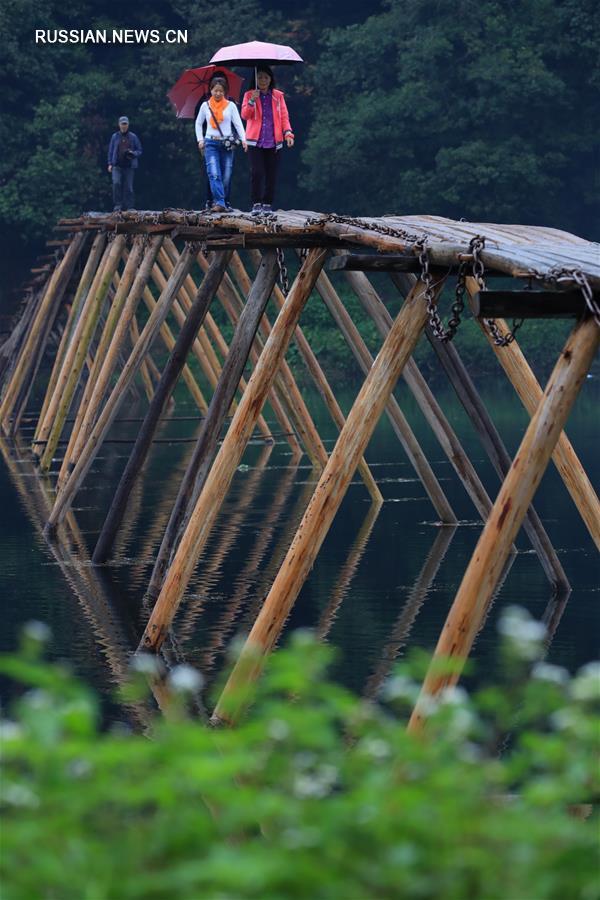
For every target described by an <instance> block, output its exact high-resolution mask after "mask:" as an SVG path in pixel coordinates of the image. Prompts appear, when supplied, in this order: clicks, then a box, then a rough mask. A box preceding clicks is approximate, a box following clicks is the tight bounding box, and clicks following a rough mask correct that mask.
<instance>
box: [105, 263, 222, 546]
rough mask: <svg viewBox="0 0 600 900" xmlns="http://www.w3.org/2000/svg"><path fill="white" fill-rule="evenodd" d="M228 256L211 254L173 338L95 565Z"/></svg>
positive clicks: (110, 538) (111, 537)
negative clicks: (194, 295) (196, 290)
mask: <svg viewBox="0 0 600 900" xmlns="http://www.w3.org/2000/svg"><path fill="white" fill-rule="evenodd" d="M230 257H231V253H230V252H227V251H219V252H217V253H215V255H214V257H213V260H212V262H211V265H210V268H209V270H208V272H207V273H206V276H205V277H204V279H203V281H202V284H201V285H200V287H199V288H198V292H197V294H196V297H195V299H194V302H193V304H192V308H191V309H190V311H189V313H188V315H187V318H186V320H185V322H184V325H183V328H182V329H181V331H180V332H179V335H178V336H177V340H176V342H175V346H174V347H173V350H172V352H171V355H170V357H169V360H168V362H167V364H166V366H165V368H164V370H163V373H162V376H161V379H160V381H159V383H158V386H157V388H156V391H155V393H154V397H153V398H152V403H151V404H150V406H149V408H148V411H147V412H146V415H145V417H144V421H143V422H142V426H141V428H140V430H139V432H138V435H137V438H136V441H135V444H134V445H133V449H132V451H131V454H130V456H129V459H128V460H127V465H126V466H125V470H124V472H123V474H122V476H121V480H120V482H119V485H118V487H117V490H116V492H115V495H114V497H113V500H112V503H111V507H110V510H109V511H108V515H107V517H106V520H105V522H104V525H103V527H102V531H101V532H100V536H99V538H98V542H97V544H96V549H95V550H94V555H93V557H92V561H93V562H94V563H96V564H98V563H101V562H105V561H106V559H107V558H108V555H109V553H110V551H111V549H112V546H113V544H114V540H115V537H116V535H117V531H118V530H119V527H120V525H121V522H122V521H123V516H124V515H125V511H126V509H127V503H128V501H129V495H130V494H131V490H132V488H133V485H134V483H135V480H136V478H137V477H138V475H139V472H140V470H141V468H142V466H143V464H144V462H145V459H146V456H147V455H148V451H149V450H150V447H151V445H152V439H153V437H154V434H155V432H156V429H157V427H158V423H159V420H160V417H161V415H162V413H163V410H164V409H165V406H166V404H167V403H168V401H169V398H170V397H171V394H172V392H173V389H174V388H175V385H176V384H177V379H178V378H179V376H180V375H181V372H182V369H183V367H184V365H185V361H186V359H187V356H188V353H189V351H190V347H191V345H192V343H193V341H194V339H195V337H196V334H197V332H198V329H199V327H200V325H201V324H202V321H203V320H204V317H205V316H206V312H207V310H208V307H209V306H210V304H211V302H212V299H213V297H214V296H215V293H216V290H217V287H218V285H219V282H220V281H221V278H222V277H223V273H224V272H225V269H226V268H227V263H228V262H229V259H230Z"/></svg>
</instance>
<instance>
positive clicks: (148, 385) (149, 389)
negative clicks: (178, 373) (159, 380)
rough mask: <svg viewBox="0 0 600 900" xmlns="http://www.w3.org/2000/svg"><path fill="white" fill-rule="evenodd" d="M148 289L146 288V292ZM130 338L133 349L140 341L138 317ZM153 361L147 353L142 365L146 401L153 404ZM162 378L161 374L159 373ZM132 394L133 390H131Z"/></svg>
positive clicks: (133, 321) (132, 384) (130, 329)
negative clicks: (151, 367)
mask: <svg viewBox="0 0 600 900" xmlns="http://www.w3.org/2000/svg"><path fill="white" fill-rule="evenodd" d="M145 290H146V288H144V291H145ZM129 337H130V338H131V347H132V349H133V347H135V345H136V344H137V342H138V341H139V339H140V327H139V325H138V323H137V317H136V316H134V317H133V318H132V320H131V322H130V323H129ZM149 359H151V357H150V354H149V353H147V354H146V357H145V359H143V360H142V362H141V365H140V378H141V380H142V385H143V387H144V393H145V395H146V400H147V401H148V403H152V398H153V397H154V382H153V380H152V374H151V373H150V366H149V365H148V360H149ZM158 374H159V376H160V372H159V373H158ZM134 386H135V382H132V383H131V387H132V388H133V387H134ZM130 392H131V390H130Z"/></svg>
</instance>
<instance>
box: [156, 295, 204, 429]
mask: <svg viewBox="0 0 600 900" xmlns="http://www.w3.org/2000/svg"><path fill="white" fill-rule="evenodd" d="M144 303H145V304H146V308H147V309H148V312H149V313H152V312H153V311H154V308H155V306H156V300H155V299H154V296H153V294H152V291H151V290H150V288H144ZM183 324H184V325H185V320H184V322H183ZM159 333H160V336H161V338H162V339H163V342H164V345H165V347H166V348H167V350H168V351H169V353H172V352H173V349H174V347H175V345H176V338H175V336H174V334H173V332H172V331H171V329H170V328H169V326H168V325H167V323H166V322H163V324H162V325H161V326H160V332H159ZM195 340H196V338H194V341H195ZM181 377H182V379H183V381H184V382H185V385H186V387H187V389H188V391H189V393H190V396H191V398H192V400H193V401H194V403H195V404H196V406H197V407H198V409H199V410H200V412H201V413H202V414H203V415H205V414H206V411H207V409H208V404H207V402H206V400H205V398H204V394H203V393H202V391H201V389H200V386H199V385H198V382H197V381H196V379H195V378H194V373H193V372H192V370H191V369H190V367H189V366H188V364H187V363H185V364H184V366H183V369H182V370H181Z"/></svg>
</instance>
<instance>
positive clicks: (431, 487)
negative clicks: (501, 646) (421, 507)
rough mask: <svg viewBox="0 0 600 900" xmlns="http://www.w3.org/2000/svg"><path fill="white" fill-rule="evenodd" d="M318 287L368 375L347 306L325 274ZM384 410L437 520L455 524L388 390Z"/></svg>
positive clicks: (368, 359) (369, 361)
mask: <svg viewBox="0 0 600 900" xmlns="http://www.w3.org/2000/svg"><path fill="white" fill-rule="evenodd" d="M317 291H318V292H319V294H320V295H321V297H322V299H323V302H324V303H325V305H326V306H327V309H328V310H329V312H330V313H331V316H332V318H333V320H334V322H335V323H336V325H337V326H338V328H339V329H340V331H341V332H342V334H343V335H344V337H345V339H346V341H347V343H348V346H349V347H350V349H351V351H352V354H353V356H354V358H355V359H356V361H357V362H358V364H359V366H360V368H361V369H362V371H363V373H364V374H365V376H366V375H368V373H369V371H370V369H371V366H372V365H373V357H372V356H371V353H370V352H369V349H368V347H367V345H366V344H365V342H364V340H363V339H362V336H361V334H360V332H359V330H358V328H357V327H356V325H355V324H354V322H353V321H352V318H351V316H350V314H349V313H348V311H347V309H346V307H345V306H344V304H343V303H342V301H341V299H340V298H339V296H338V294H337V291H336V290H335V289H334V287H333V285H332V284H331V281H330V280H329V279H328V278H327V277H326V276H322V277H320V278H319V279H318V280H317ZM385 411H386V414H387V416H388V418H389V420H390V424H391V426H392V428H393V429H394V433H395V434H396V437H397V438H398V440H399V441H400V443H401V444H402V447H403V448H404V452H405V453H406V455H407V457H408V459H409V461H410V463H411V465H412V467H413V469H414V470H415V472H416V473H417V476H418V477H419V479H420V481H421V484H422V485H423V487H424V488H425V491H426V492H427V495H428V497H429V499H430V500H431V503H432V504H433V508H434V509H435V511H436V513H437V514H438V516H439V517H440V520H441V521H442V522H443V523H444V525H456V523H457V522H458V519H457V518H456V516H455V514H454V512H453V510H452V507H451V506H450V503H449V502H448V499H447V497H446V495H445V494H444V491H443V490H442V487H441V485H440V483H439V481H438V480H437V478H436V477H435V474H434V472H433V469H432V468H431V466H430V465H429V462H428V460H427V457H426V455H425V454H424V453H423V451H422V450H421V447H420V446H419V442H418V441H417V439H416V437H415V435H414V434H413V431H412V429H411V427H410V425H409V424H408V422H407V421H406V418H405V417H404V413H403V412H402V410H401V409H400V406H399V405H398V403H397V401H396V399H395V398H394V396H393V395H391V394H390V397H389V399H388V403H387V407H386V410H385Z"/></svg>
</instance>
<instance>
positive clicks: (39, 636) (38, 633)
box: [23, 621, 52, 644]
mask: <svg viewBox="0 0 600 900" xmlns="http://www.w3.org/2000/svg"><path fill="white" fill-rule="evenodd" d="M23 634H24V635H25V637H26V638H29V640H30V641H36V642H37V643H38V644H46V643H48V641H49V640H50V638H51V637H52V632H51V631H50V629H49V628H48V626H47V625H45V624H44V623H43V622H36V621H33V622H27V624H26V625H25V627H24V628H23Z"/></svg>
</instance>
